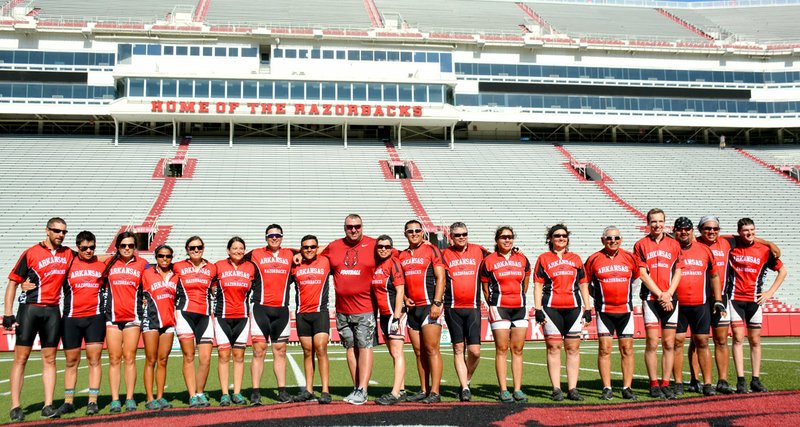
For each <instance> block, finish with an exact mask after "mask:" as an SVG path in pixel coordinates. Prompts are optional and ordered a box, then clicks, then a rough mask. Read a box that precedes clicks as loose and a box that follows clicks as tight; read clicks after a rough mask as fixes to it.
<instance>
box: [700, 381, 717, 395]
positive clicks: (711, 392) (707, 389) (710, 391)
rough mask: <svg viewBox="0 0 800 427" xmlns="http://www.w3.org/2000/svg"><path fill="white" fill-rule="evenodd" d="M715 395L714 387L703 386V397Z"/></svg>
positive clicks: (709, 385)
mask: <svg viewBox="0 0 800 427" xmlns="http://www.w3.org/2000/svg"><path fill="white" fill-rule="evenodd" d="M716 394H717V392H716V390H714V386H713V385H711V384H703V396H715V395H716Z"/></svg>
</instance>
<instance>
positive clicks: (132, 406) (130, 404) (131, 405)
mask: <svg viewBox="0 0 800 427" xmlns="http://www.w3.org/2000/svg"><path fill="white" fill-rule="evenodd" d="M135 410H136V401H135V400H133V399H128V400H126V401H125V412H133V411H135Z"/></svg>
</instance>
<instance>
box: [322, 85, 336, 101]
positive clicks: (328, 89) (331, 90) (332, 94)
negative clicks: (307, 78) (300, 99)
mask: <svg viewBox="0 0 800 427" xmlns="http://www.w3.org/2000/svg"><path fill="white" fill-rule="evenodd" d="M322 99H323V100H325V101H335V100H336V83H330V82H322Z"/></svg>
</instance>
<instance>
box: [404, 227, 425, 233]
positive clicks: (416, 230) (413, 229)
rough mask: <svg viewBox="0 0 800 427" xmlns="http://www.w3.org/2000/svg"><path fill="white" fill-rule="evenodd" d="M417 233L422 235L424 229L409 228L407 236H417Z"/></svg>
mask: <svg viewBox="0 0 800 427" xmlns="http://www.w3.org/2000/svg"><path fill="white" fill-rule="evenodd" d="M417 233H422V229H421V228H409V229H408V230H406V234H417Z"/></svg>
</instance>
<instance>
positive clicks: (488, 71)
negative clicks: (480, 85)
mask: <svg viewBox="0 0 800 427" xmlns="http://www.w3.org/2000/svg"><path fill="white" fill-rule="evenodd" d="M478 75H479V76H491V75H492V67H491V65H490V64H478Z"/></svg>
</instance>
